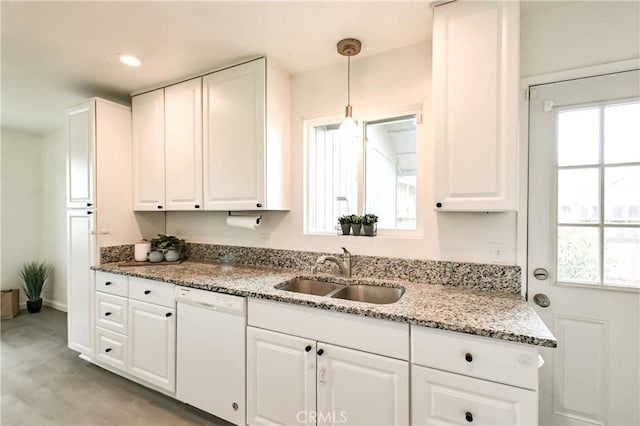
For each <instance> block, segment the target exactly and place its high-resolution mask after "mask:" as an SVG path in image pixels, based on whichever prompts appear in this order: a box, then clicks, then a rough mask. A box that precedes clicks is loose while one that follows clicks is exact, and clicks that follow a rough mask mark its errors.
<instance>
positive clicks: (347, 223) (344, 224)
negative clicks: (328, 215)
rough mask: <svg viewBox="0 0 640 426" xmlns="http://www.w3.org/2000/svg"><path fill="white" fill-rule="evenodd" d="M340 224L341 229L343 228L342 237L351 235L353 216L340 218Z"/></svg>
mask: <svg viewBox="0 0 640 426" xmlns="http://www.w3.org/2000/svg"><path fill="white" fill-rule="evenodd" d="M338 223H339V224H340V228H342V235H349V233H350V232H351V216H350V215H348V214H347V215H344V216H340V217H339V218H338Z"/></svg>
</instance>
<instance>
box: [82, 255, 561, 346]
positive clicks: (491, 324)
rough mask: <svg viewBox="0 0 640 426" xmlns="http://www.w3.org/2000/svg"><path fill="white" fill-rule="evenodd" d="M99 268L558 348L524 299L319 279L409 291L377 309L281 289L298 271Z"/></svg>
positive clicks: (185, 265) (420, 286)
mask: <svg viewBox="0 0 640 426" xmlns="http://www.w3.org/2000/svg"><path fill="white" fill-rule="evenodd" d="M94 269H95V270H98V271H104V272H112V273H116V274H122V275H129V276H134V277H141V278H149V279H154V280H159V281H165V282H169V283H174V284H178V285H183V286H188V287H194V288H201V289H206V290H210V291H217V292H220V293H227V294H234V295H238V296H248V297H256V298H261V299H271V300H277V301H281V302H286V303H294V304H299V305H305V306H311V307H316V308H320V309H327V310H332V311H337V312H346V313H350V314H355V315H362V316H367V317H373V318H383V319H388V320H391V321H400V322H408V323H410V324H413V325H419V326H426V327H431V328H440V329H444V330H451V331H457V332H462V333H468V334H474V335H479V336H485V337H491V338H495V339H502V340H508V341H514V342H520V343H526V344H531V345H538V346H547V347H555V346H556V339H555V338H554V336H553V335H552V334H551V332H550V331H549V330H548V329H547V327H546V326H545V325H544V323H543V322H542V321H541V320H540V318H539V317H538V316H537V314H536V313H535V312H534V311H533V309H531V308H530V307H529V306H528V305H527V303H526V302H525V301H524V300H523V299H522V297H521V296H520V295H515V294H510V293H505V292H498V291H487V290H476V289H469V288H464V287H453V286H443V285H437V284H423V283H415V282H409V281H398V280H396V281H390V280H384V281H383V280H375V279H370V278H366V279H365V278H358V277H354V278H352V279H350V280H344V279H341V278H339V277H335V276H328V275H326V274H320V275H318V276H316V277H315V278H319V279H325V280H328V279H330V280H331V281H336V282H341V283H345V284H348V283H351V284H355V283H371V284H377V285H390V286H402V287H404V288H405V294H404V296H403V297H402V298H401V299H400V300H399V301H398V302H396V303H393V304H389V305H374V304H369V303H361V302H352V301H347V300H341V299H333V298H329V297H323V296H313V295H306V294H300V293H293V292H289V291H284V290H279V289H277V288H275V287H276V286H280V285H282V284H285V283H286V282H288V281H289V280H292V279H294V278H296V277H303V276H306V277H308V276H309V275H308V274H305V273H304V272H302V271H298V270H292V269H275V268H267V267H257V266H244V265H236V266H232V265H221V264H211V263H198V262H184V263H182V264H181V265H154V266H136V267H120V266H118V264H117V263H111V264H104V265H101V266H98V267H95V268H94Z"/></svg>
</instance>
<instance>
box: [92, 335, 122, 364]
mask: <svg viewBox="0 0 640 426" xmlns="http://www.w3.org/2000/svg"><path fill="white" fill-rule="evenodd" d="M96 340H97V342H98V343H97V345H98V347H97V356H96V357H97V358H98V361H102V362H104V363H105V364H109V365H110V366H112V367H115V368H118V369H120V370H124V371H126V370H127V336H123V335H122V334H119V333H114V332H112V331H109V330H105V329H104V328H101V327H96Z"/></svg>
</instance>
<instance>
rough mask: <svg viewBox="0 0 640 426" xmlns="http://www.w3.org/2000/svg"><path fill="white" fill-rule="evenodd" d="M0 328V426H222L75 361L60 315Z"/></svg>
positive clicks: (24, 317)
mask: <svg viewBox="0 0 640 426" xmlns="http://www.w3.org/2000/svg"><path fill="white" fill-rule="evenodd" d="M1 327H2V331H1V336H2V339H1V341H2V344H1V346H0V356H1V357H2V359H1V364H2V375H1V380H2V381H1V382H0V386H1V388H2V395H1V399H2V404H1V412H0V424H2V425H3V426H13V425H37V426H40V425H43V426H44V425H87V426H89V425H122V426H129V425H131V426H138V425H140V426H143V425H154V426H156V425H158V426H159V425H212V424H213V425H228V423H226V422H224V421H223V420H221V419H218V418H216V417H213V416H210V415H208V414H206V413H204V412H202V411H199V410H196V409H195V408H192V407H189V406H187V405H185V404H183V403H181V402H178V401H176V400H174V399H171V398H169V397H167V396H164V395H162V394H160V393H158V392H155V391H152V390H149V389H147V388H145V387H143V386H140V385H138V384H136V383H133V382H131V381H129V380H126V379H123V378H121V377H119V376H117V375H115V374H112V373H109V372H107V371H105V370H103V369H101V368H99V367H96V366H94V365H92V364H90V363H88V362H85V361H83V360H81V359H79V358H78V356H77V355H78V354H77V353H76V352H74V351H71V350H69V349H67V316H66V314H65V313H64V312H60V311H56V310H53V309H49V308H43V310H42V311H41V312H39V313H37V314H29V313H27V312H26V311H23V312H21V313H20V315H18V316H17V317H15V318H13V319H10V320H2V324H1Z"/></svg>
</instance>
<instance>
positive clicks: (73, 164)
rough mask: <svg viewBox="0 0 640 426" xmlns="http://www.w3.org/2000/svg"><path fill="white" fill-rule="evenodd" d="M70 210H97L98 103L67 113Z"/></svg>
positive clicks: (83, 105) (70, 110)
mask: <svg viewBox="0 0 640 426" xmlns="http://www.w3.org/2000/svg"><path fill="white" fill-rule="evenodd" d="M67 143H68V146H67V208H87V207H94V208H95V102H94V101H91V102H87V103H85V104H82V105H79V106H77V107H75V108H72V109H69V110H68V111H67Z"/></svg>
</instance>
